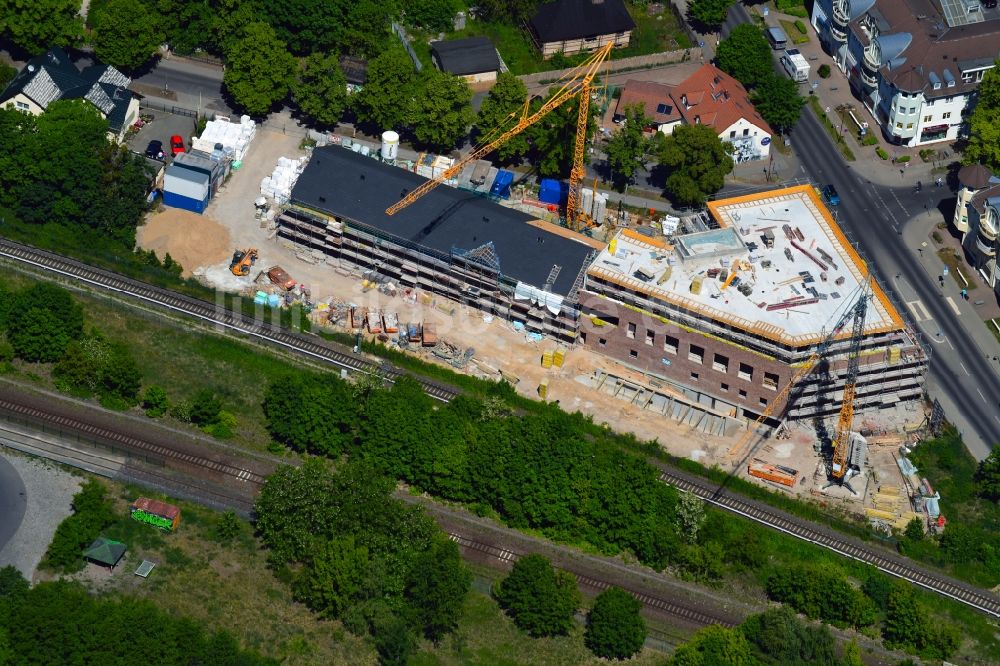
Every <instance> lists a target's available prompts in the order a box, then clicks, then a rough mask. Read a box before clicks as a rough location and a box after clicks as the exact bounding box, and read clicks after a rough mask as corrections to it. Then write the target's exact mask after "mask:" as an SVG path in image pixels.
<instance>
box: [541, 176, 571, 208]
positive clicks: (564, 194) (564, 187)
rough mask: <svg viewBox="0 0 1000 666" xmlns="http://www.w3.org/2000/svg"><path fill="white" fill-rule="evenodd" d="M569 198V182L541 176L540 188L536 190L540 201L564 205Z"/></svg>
mask: <svg viewBox="0 0 1000 666" xmlns="http://www.w3.org/2000/svg"><path fill="white" fill-rule="evenodd" d="M568 198H569V183H564V182H562V181H559V180H556V179H555V178H543V179H542V185H541V188H540V189H539V191H538V200H539V201H541V202H542V203H547V204H555V205H557V206H562V205H565V203H566V200H567V199H568Z"/></svg>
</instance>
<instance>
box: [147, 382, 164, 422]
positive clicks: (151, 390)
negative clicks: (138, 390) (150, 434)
mask: <svg viewBox="0 0 1000 666" xmlns="http://www.w3.org/2000/svg"><path fill="white" fill-rule="evenodd" d="M142 408H143V409H145V410H146V416H148V417H150V418H153V419H158V418H160V417H161V416H163V415H164V414H166V413H167V410H168V409H170V400H169V399H168V398H167V392H166V391H165V390H164V389H163V387H162V386H156V385H155V384H154V385H153V386H148V387H146V390H145V391H144V392H143V394H142Z"/></svg>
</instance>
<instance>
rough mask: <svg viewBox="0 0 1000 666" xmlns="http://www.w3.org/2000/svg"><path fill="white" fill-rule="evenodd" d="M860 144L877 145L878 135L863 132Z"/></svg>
mask: <svg viewBox="0 0 1000 666" xmlns="http://www.w3.org/2000/svg"><path fill="white" fill-rule="evenodd" d="M861 145H862V146H875V145H878V137H877V136H875V135H874V134H872V133H871V132H868V133H867V134H865V138H863V139H861Z"/></svg>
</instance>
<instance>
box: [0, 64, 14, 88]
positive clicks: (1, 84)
mask: <svg viewBox="0 0 1000 666" xmlns="http://www.w3.org/2000/svg"><path fill="white" fill-rule="evenodd" d="M15 76H17V68H15V67H12V66H10V65H8V64H7V63H6V62H0V88H6V87H7V84H8V83H10V82H11V81H12V80H13V79H14V77H15Z"/></svg>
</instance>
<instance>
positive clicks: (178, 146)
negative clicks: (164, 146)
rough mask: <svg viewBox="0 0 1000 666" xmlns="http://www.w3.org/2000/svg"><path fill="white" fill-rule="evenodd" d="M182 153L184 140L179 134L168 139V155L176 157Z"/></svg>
mask: <svg viewBox="0 0 1000 666" xmlns="http://www.w3.org/2000/svg"><path fill="white" fill-rule="evenodd" d="M183 152H184V139H183V138H182V137H181V135H180V134H174V135H173V136H172V137H170V155H171V156H173V157H177V155H178V154H179V153H183Z"/></svg>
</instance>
